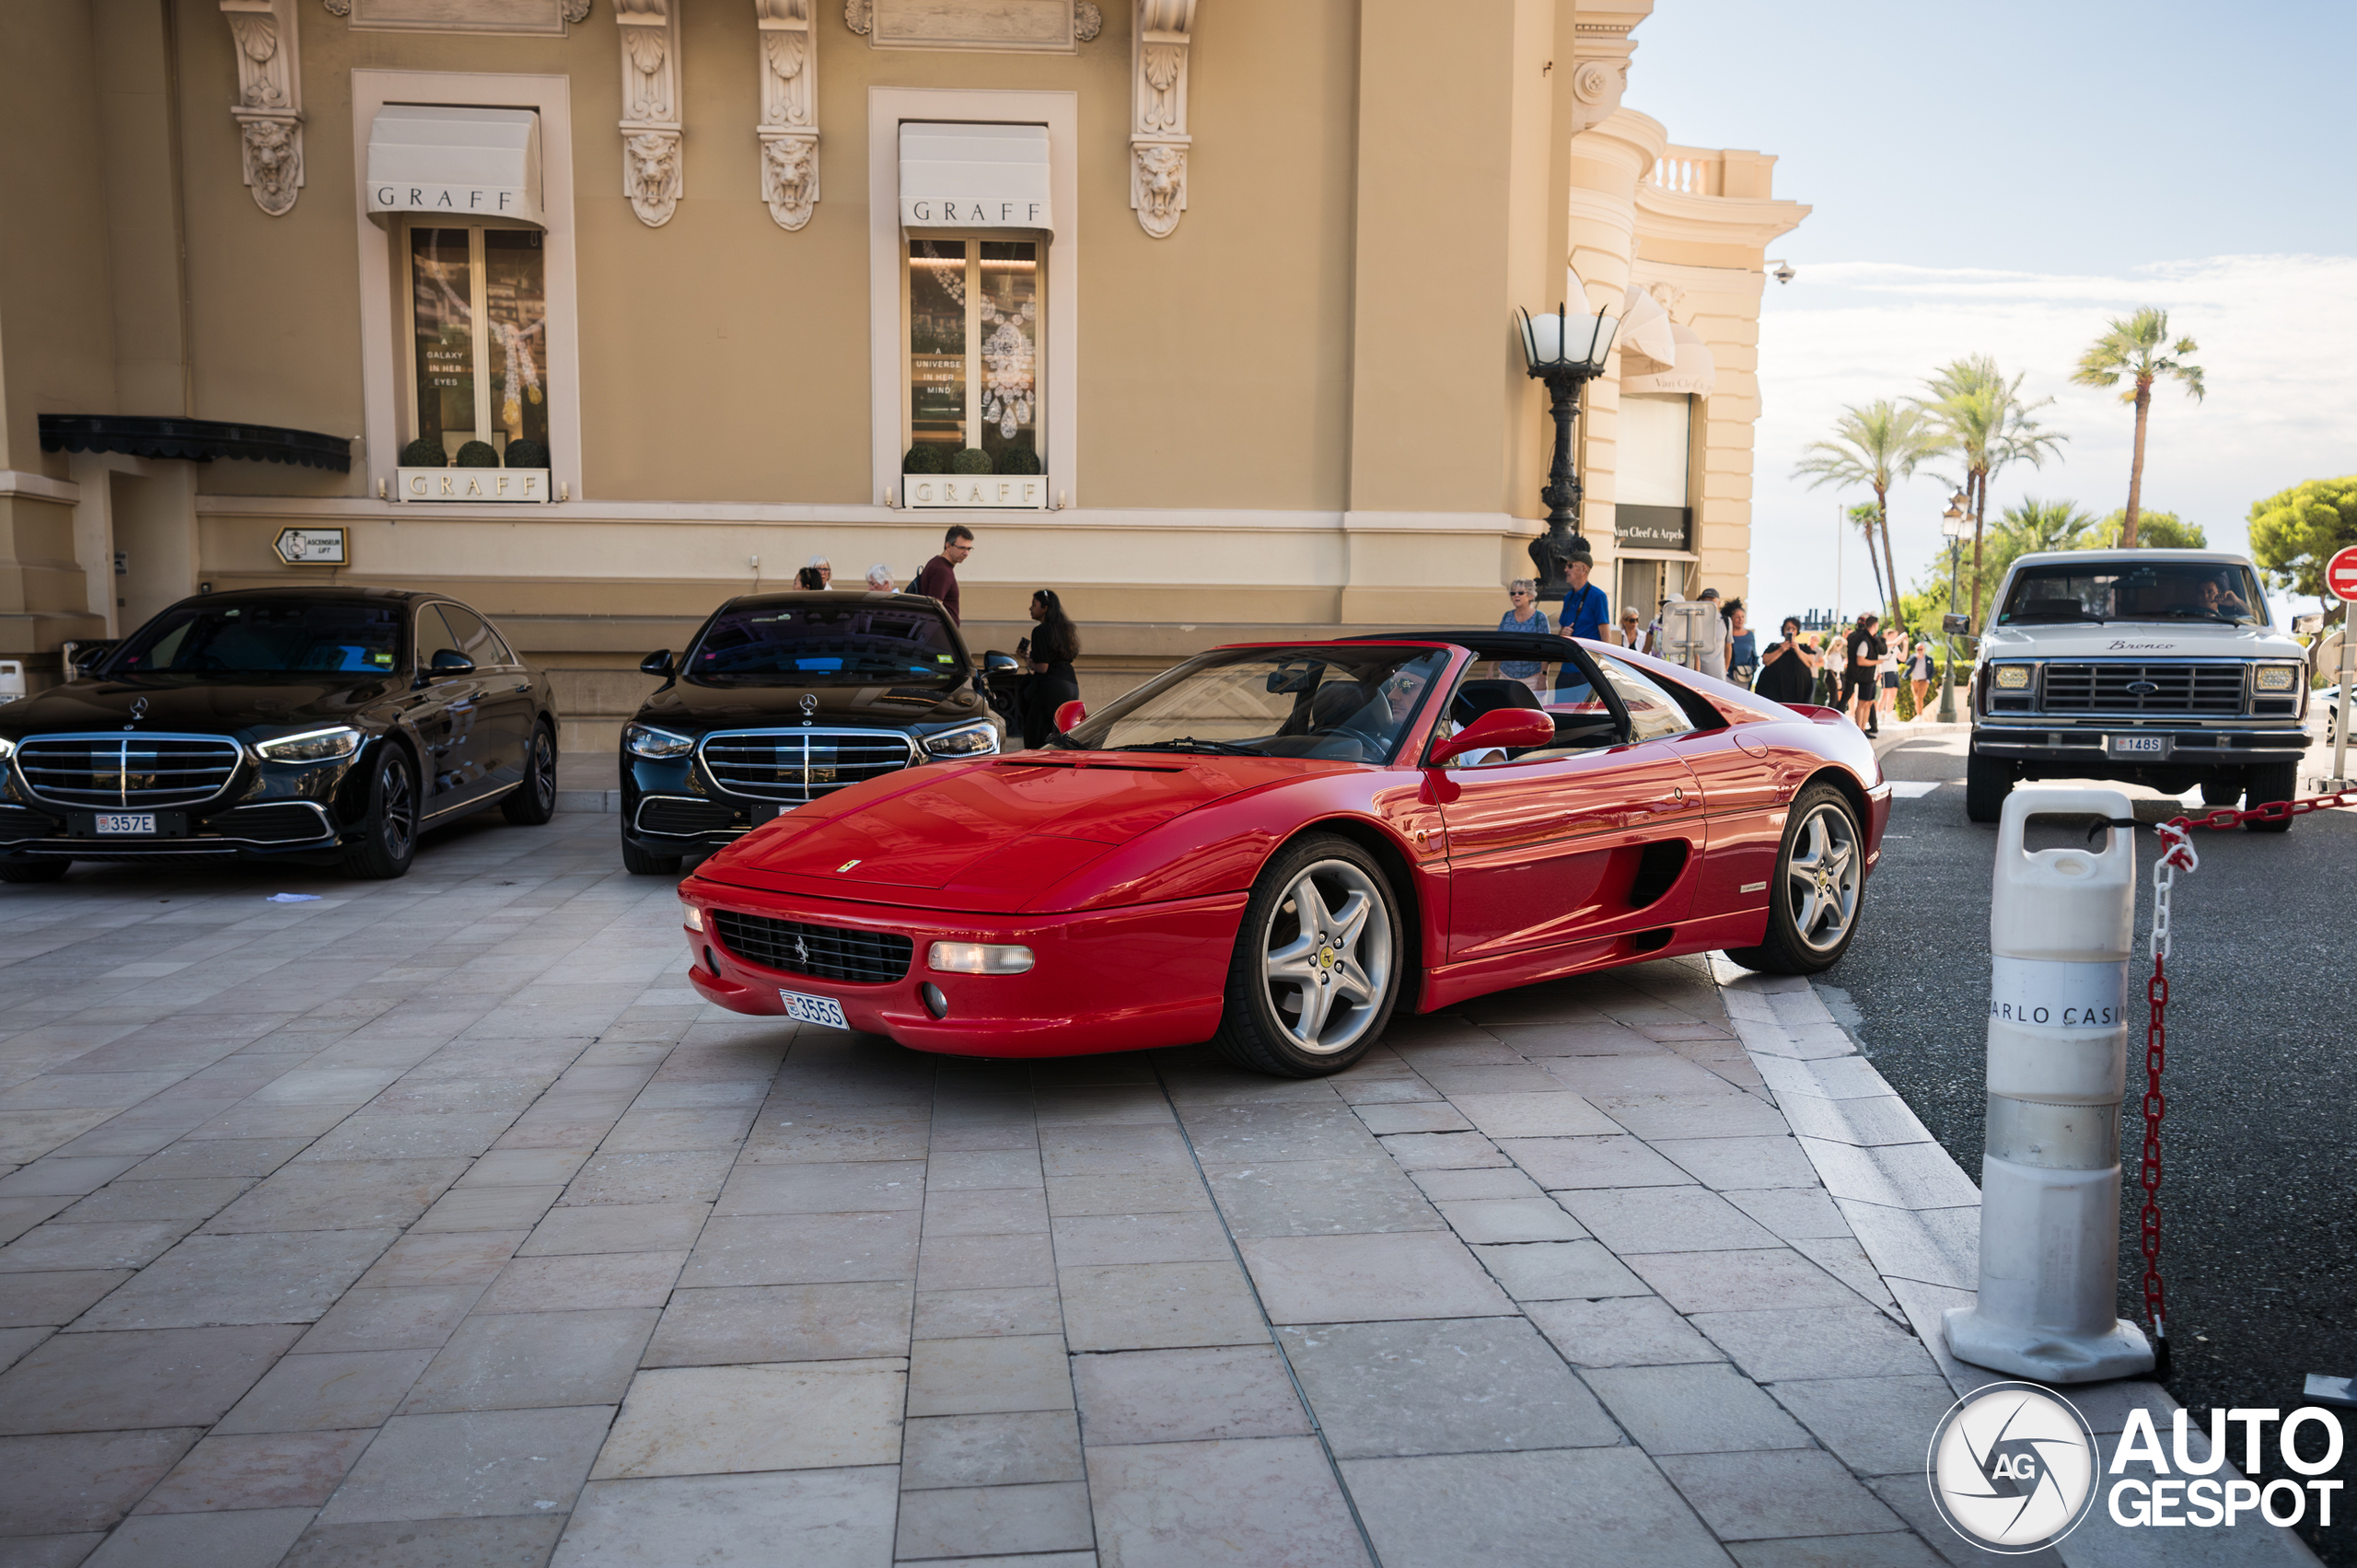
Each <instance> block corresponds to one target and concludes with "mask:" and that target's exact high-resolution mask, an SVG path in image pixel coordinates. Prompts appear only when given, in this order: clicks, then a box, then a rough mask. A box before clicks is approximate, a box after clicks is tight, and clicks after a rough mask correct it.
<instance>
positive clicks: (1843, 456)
mask: <svg viewBox="0 0 2357 1568" xmlns="http://www.w3.org/2000/svg"><path fill="white" fill-rule="evenodd" d="M1937 446H1938V441H1937V439H1936V437H1935V436H1934V434H1933V430H1932V429H1931V427H1930V425H1929V424H1927V423H1926V422H1925V420H1924V418H1923V413H1922V410H1921V409H1916V408H1907V407H1902V406H1901V405H1899V404H1898V403H1894V402H1893V401H1891V400H1889V399H1888V398H1876V399H1875V401H1873V402H1870V403H1868V404H1866V405H1865V406H1864V407H1863V408H1861V407H1859V406H1858V405H1857V404H1855V403H1852V404H1851V405H1850V406H1849V407H1847V408H1844V409H1843V410H1842V411H1841V417H1840V419H1839V420H1837V421H1835V422H1834V425H1833V438H1832V439H1831V440H1829V441H1812V442H1810V443H1809V444H1808V446H1807V447H1805V453H1806V455H1805V456H1804V457H1803V458H1802V459H1801V460H1800V461H1799V462H1798V463H1797V464H1795V465H1794V468H1793V475H1794V478H1798V477H1799V476H1801V475H1802V474H1815V475H1816V476H1817V477H1816V478H1815V479H1813V480H1811V481H1810V482H1809V488H1810V489H1811V490H1815V489H1817V487H1818V486H1819V485H1823V484H1842V485H1851V484H1863V485H1864V486H1866V487H1867V488H1868V489H1870V490H1872V491H1873V492H1874V493H1875V508H1874V509H1875V527H1876V528H1880V529H1881V530H1882V563H1883V565H1884V566H1886V567H1887V568H1888V570H1889V575H1888V576H1887V578H1886V577H1883V576H1881V575H1879V573H1878V574H1877V578H1876V581H1875V591H1876V592H1878V593H1880V594H1881V595H1882V596H1883V609H1884V610H1885V611H1886V612H1887V613H1888V614H1889V615H1890V616H1892V617H1893V618H1894V619H1895V618H1896V617H1897V615H1898V598H1899V594H1898V563H1897V560H1896V558H1895V557H1894V556H1893V555H1892V554H1891V552H1890V488H1891V486H1892V485H1894V484H1897V483H1898V482H1899V481H1900V480H1902V479H1904V478H1906V477H1907V476H1908V475H1909V474H1910V473H1913V472H1914V471H1915V465H1916V464H1917V463H1920V462H1922V460H1923V459H1925V458H1926V457H1928V456H1930V455H1931V453H1932V452H1933V450H1934V449H1935V448H1936V447H1937ZM1861 526H1864V525H1861ZM1866 549H1867V551H1868V552H1870V553H1871V552H1872V551H1873V550H1874V528H1868V529H1867V530H1866Z"/></svg>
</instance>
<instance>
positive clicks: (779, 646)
mask: <svg viewBox="0 0 2357 1568" xmlns="http://www.w3.org/2000/svg"><path fill="white" fill-rule="evenodd" d="M682 662H683V663H684V665H685V667H686V674H687V679H690V680H692V681H695V682H696V683H697V684H699V685H707V686H873V685H877V684H879V683H890V684H894V685H907V684H909V683H911V682H925V683H934V682H940V683H945V684H949V683H955V682H957V681H958V680H962V679H965V676H966V668H965V665H964V661H963V660H961V659H960V658H959V657H958V645H957V643H956V642H955V641H953V640H952V639H951V637H950V633H949V623H948V622H947V621H945V620H943V619H942V617H941V615H940V614H939V612H937V611H935V610H931V609H928V608H926V607H924V606H923V605H915V606H911V607H910V608H907V609H901V608H900V607H899V606H895V605H881V606H863V605H849V606H844V607H842V608H837V607H836V606H833V605H821V604H767V605H762V604H751V605H745V606H743V607H741V608H731V609H727V610H722V611H721V612H720V613H719V614H717V615H715V616H714V617H713V618H712V621H711V624H709V625H707V626H706V627H705V628H704V629H703V633H702V635H701V636H699V637H697V638H696V641H695V645H694V646H692V647H691V648H690V649H689V650H688V656H687V657H686V659H685V660H684V661H682Z"/></svg>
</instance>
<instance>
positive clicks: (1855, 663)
mask: <svg viewBox="0 0 2357 1568" xmlns="http://www.w3.org/2000/svg"><path fill="white" fill-rule="evenodd" d="M1594 570H1595V563H1594V561H1593V559H1592V558H1591V557H1590V556H1589V555H1587V554H1586V553H1585V552H1582V553H1579V554H1575V555H1573V557H1572V560H1571V563H1570V566H1569V568H1568V570H1567V572H1566V574H1565V575H1566V577H1567V580H1568V581H1567V587H1566V588H1565V590H1564V594H1563V601H1562V608H1561V610H1560V612H1559V615H1558V618H1557V619H1556V620H1555V621H1554V622H1553V623H1552V625H1550V622H1549V621H1548V615H1547V610H1546V607H1545V606H1544V605H1542V604H1541V603H1540V602H1539V598H1538V584H1537V583H1536V582H1534V581H1532V580H1531V579H1530V578H1528V577H1517V578H1515V580H1514V581H1513V582H1511V583H1509V584H1507V585H1506V603H1507V609H1506V612H1505V613H1504V615H1501V616H1500V617H1499V618H1498V630H1499V631H1501V632H1536V633H1546V632H1549V631H1560V632H1561V633H1562V635H1564V636H1567V637H1577V638H1585V639H1587V640H1589V641H1591V642H1599V643H1604V644H1607V645H1610V646H1613V647H1622V648H1631V649H1634V650H1635V651H1636V652H1638V653H1642V654H1651V655H1653V656H1655V657H1656V658H1666V659H1671V660H1672V661H1673V662H1676V663H1680V664H1685V665H1687V666H1689V668H1693V669H1695V670H1697V671H1699V672H1700V673H1701V674H1704V675H1713V676H1717V677H1718V678H1719V679H1723V680H1731V681H1733V682H1735V683H1736V685H1738V686H1743V687H1747V688H1748V689H1749V690H1751V691H1756V692H1758V693H1759V695H1760V696H1762V697H1766V698H1767V699H1769V700H1770V701H1771V702H1776V703H1817V704H1818V705H1820V706H1823V707H1837V706H1838V707H1840V709H1841V710H1842V711H1843V712H1844V713H1846V714H1849V716H1850V717H1851V719H1852V721H1854V722H1855V723H1856V724H1857V726H1858V727H1859V728H1860V729H1862V730H1864V731H1865V732H1866V733H1867V734H1868V735H1879V734H1880V733H1881V732H1882V719H1883V716H1884V715H1885V714H1888V715H1889V716H1890V718H1891V720H1892V722H1893V723H1896V722H1898V694H1899V691H1900V690H1901V687H1902V685H1903V686H1904V687H1905V688H1906V689H1907V690H1908V691H1909V692H1910V695H1911V697H1912V698H1913V704H1912V713H1913V714H1915V715H1916V716H1918V717H1921V716H1922V714H1923V712H1924V701H1925V698H1926V697H1927V696H1928V695H1929V693H1930V691H1931V687H1932V682H1933V679H1935V678H1936V676H1937V673H1938V672H1937V669H1936V668H1935V667H1934V665H1933V648H1932V640H1931V639H1930V638H1929V637H1918V636H1916V635H1915V634H1914V633H1910V632H1909V631H1908V630H1907V629H1906V628H1905V627H1903V626H1902V627H1899V628H1898V629H1896V630H1895V631H1885V630H1884V628H1883V625H1882V617H1881V616H1879V615H1877V614H1875V612H1874V611H1872V610H1866V611H1864V612H1863V613H1861V614H1860V615H1859V617H1858V619H1857V620H1856V621H1853V622H1852V624H1851V625H1850V626H1849V627H1848V628H1847V629H1846V630H1844V631H1842V632H1840V633H1839V634H1838V635H1830V634H1828V635H1820V634H1819V633H1815V632H1810V631H1807V630H1805V629H1804V628H1803V627H1802V624H1801V621H1800V618H1799V617H1798V616H1794V615H1788V616H1786V617H1784V620H1783V621H1782V624H1781V625H1780V626H1779V627H1778V628H1777V631H1776V635H1775V637H1774V638H1773V639H1772V640H1771V642H1770V643H1769V644H1768V645H1767V648H1766V649H1765V651H1764V652H1763V650H1762V649H1761V648H1760V645H1759V633H1756V632H1754V631H1753V630H1752V627H1751V616H1750V611H1749V610H1748V609H1747V607H1746V606H1745V604H1744V602H1743V601H1742V600H1741V599H1739V598H1738V599H1725V600H1722V598H1721V597H1720V594H1719V590H1718V589H1716V588H1713V587H1705V588H1704V589H1703V590H1702V592H1701V596H1700V598H1699V599H1698V601H1697V602H1698V603H1700V604H1703V605H1707V606H1709V607H1710V608H1711V609H1712V610H1716V611H1717V613H1716V614H1715V615H1710V616H1695V617H1680V618H1679V619H1681V620H1684V621H1686V623H1687V629H1686V631H1685V633H1683V635H1682V637H1681V639H1680V640H1679V641H1678V642H1677V643H1676V644H1675V645H1673V643H1672V641H1671V639H1670V637H1669V636H1668V635H1667V634H1666V633H1665V632H1664V622H1665V621H1667V620H1669V619H1670V607H1671V606H1673V605H1676V604H1678V603H1679V602H1680V600H1679V598H1678V596H1677V595H1675V594H1672V595H1670V596H1669V597H1667V598H1664V599H1662V600H1661V602H1660V603H1659V604H1658V605H1657V606H1656V607H1655V615H1654V617H1653V619H1652V620H1651V621H1647V620H1646V619H1645V618H1644V616H1643V614H1642V613H1640V612H1639V610H1638V609H1637V607H1636V606H1635V605H1633V604H1631V605H1623V606H1622V607H1621V610H1620V620H1619V621H1617V622H1615V621H1613V620H1612V619H1611V616H1612V605H1611V600H1610V599H1608V598H1606V596H1605V593H1604V590H1603V589H1602V588H1599V587H1596V585H1595V584H1593V583H1591V582H1589V581H1588V577H1589V575H1590V574H1591V573H1592V572H1593V571H1594ZM1500 668H1501V670H1502V671H1503V672H1504V673H1505V674H1508V675H1512V674H1513V673H1515V671H1514V669H1513V668H1510V667H1507V666H1503V665H1502V666H1501V667H1500ZM1534 668H1535V667H1534Z"/></svg>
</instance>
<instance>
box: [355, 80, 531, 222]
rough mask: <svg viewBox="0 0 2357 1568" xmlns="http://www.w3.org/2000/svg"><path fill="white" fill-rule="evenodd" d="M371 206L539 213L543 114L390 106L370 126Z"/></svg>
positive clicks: (378, 209) (445, 212) (453, 213)
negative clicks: (541, 120)
mask: <svg viewBox="0 0 2357 1568" xmlns="http://www.w3.org/2000/svg"><path fill="white" fill-rule="evenodd" d="M366 196H367V201H368V210H369V211H370V212H372V213H429V214H434V215H438V216H445V217H498V218H520V219H521V220H523V221H524V222H526V223H530V224H537V223H539V222H540V221H541V218H540V115H539V114H538V113H537V112H536V111H534V110H529V109H464V108H451V107H448V106H447V105H441V104H427V103H389V104H387V105H386V106H385V107H384V108H382V109H380V110H377V118H376V120H375V121H374V122H372V123H371V124H370V125H369V127H368V189H367V192H366Z"/></svg>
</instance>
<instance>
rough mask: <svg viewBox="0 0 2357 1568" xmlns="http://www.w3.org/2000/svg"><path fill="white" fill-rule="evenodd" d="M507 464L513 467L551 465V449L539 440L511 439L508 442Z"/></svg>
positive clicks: (529, 467) (532, 467)
mask: <svg viewBox="0 0 2357 1568" xmlns="http://www.w3.org/2000/svg"><path fill="white" fill-rule="evenodd" d="M507 466H508V467H509V468H511V469H544V468H546V467H548V466H549V449H548V448H547V447H544V446H542V445H541V444H540V443H539V442H538V441H525V440H517V441H510V442H509V443H507Z"/></svg>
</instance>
